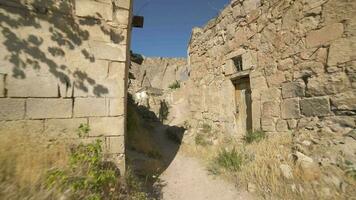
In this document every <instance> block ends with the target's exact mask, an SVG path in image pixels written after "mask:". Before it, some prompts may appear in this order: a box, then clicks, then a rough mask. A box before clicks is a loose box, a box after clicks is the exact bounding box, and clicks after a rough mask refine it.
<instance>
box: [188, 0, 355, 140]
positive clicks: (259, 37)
mask: <svg viewBox="0 0 356 200" xmlns="http://www.w3.org/2000/svg"><path fill="white" fill-rule="evenodd" d="M355 34H356V2H355V1H352V0H295V1H293V0H268V1H267V0H233V1H232V2H231V3H230V4H229V5H228V6H227V7H226V8H225V9H224V10H223V11H222V12H221V14H220V15H219V16H218V17H217V18H216V19H213V20H211V21H209V23H208V24H207V25H206V26H205V27H203V28H195V29H194V30H193V33H192V37H191V42H190V46H189V50H188V54H189V58H188V60H189V63H190V66H191V68H192V71H191V84H190V87H189V93H190V107H191V109H192V110H191V115H192V117H193V119H194V123H193V125H194V126H195V127H199V126H201V124H202V123H209V124H211V125H212V126H213V128H214V129H217V130H219V131H220V132H225V133H229V134H232V135H236V130H237V129H236V128H237V127H236V123H235V121H236V120H235V109H236V108H235V99H234V98H235V97H234V86H233V84H232V82H231V80H230V78H231V77H232V76H233V74H236V68H235V67H234V66H233V65H232V64H231V58H233V57H235V56H238V55H241V56H242V60H243V71H244V72H246V73H247V74H249V77H250V81H251V90H252V116H253V129H255V130H256V129H262V130H264V131H266V132H270V133H276V132H285V131H289V130H294V129H297V128H301V127H307V128H309V129H313V128H314V127H319V128H322V129H324V130H327V131H332V132H338V133H340V134H342V133H346V132H348V131H350V130H351V129H354V128H355V120H356V117H355V116H356V103H355V102H356V60H355V59H356V53H355V52H356V35H355ZM241 134H242V133H238V136H242V135H241Z"/></svg>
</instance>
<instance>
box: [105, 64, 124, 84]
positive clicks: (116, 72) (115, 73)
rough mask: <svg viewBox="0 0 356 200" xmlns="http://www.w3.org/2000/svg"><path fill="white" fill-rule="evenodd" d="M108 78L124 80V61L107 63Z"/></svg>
mask: <svg viewBox="0 0 356 200" xmlns="http://www.w3.org/2000/svg"><path fill="white" fill-rule="evenodd" d="M108 78H109V79H114V78H115V79H118V80H125V78H126V64H125V63H124V62H111V63H110V65H109V74H108Z"/></svg>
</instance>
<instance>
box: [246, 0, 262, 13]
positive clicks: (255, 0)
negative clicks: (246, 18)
mask: <svg viewBox="0 0 356 200" xmlns="http://www.w3.org/2000/svg"><path fill="white" fill-rule="evenodd" d="M260 5H261V1H260V0H246V1H244V2H243V8H244V10H245V13H249V12H250V11H252V10H255V9H257V8H258V7H259V6H260Z"/></svg>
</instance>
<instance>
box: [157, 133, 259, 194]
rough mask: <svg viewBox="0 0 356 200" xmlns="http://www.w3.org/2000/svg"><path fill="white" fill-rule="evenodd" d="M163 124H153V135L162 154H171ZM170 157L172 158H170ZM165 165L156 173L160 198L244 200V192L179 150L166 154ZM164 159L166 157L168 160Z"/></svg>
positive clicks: (169, 142) (171, 143)
mask: <svg viewBox="0 0 356 200" xmlns="http://www.w3.org/2000/svg"><path fill="white" fill-rule="evenodd" d="M164 132H165V128H164V127H157V129H156V134H157V135H156V137H157V138H156V139H157V141H159V142H158V144H159V146H160V148H161V150H162V151H163V154H164V155H163V156H164V157H165V155H169V156H172V152H170V146H171V145H174V142H172V141H170V140H168V139H167V138H166V137H165V135H164ZM172 159H173V160H172ZM168 160H169V162H170V163H169V165H168V167H167V169H166V170H165V171H164V172H163V173H162V174H161V175H160V180H161V181H162V184H163V185H164V186H163V188H162V190H161V195H162V199H163V200H238V199H243V200H248V199H252V198H251V197H250V196H249V194H248V193H247V192H239V190H238V189H237V188H235V187H234V185H232V184H230V183H228V182H226V181H224V180H221V179H219V178H218V177H214V176H211V175H209V174H208V172H207V170H206V168H205V167H204V166H203V165H202V164H201V163H200V162H199V161H198V160H197V159H195V158H192V157H188V156H186V155H184V154H183V153H181V152H180V151H178V152H177V154H175V156H174V158H170V159H168ZM168 160H167V161H168Z"/></svg>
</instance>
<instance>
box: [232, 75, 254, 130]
mask: <svg viewBox="0 0 356 200" xmlns="http://www.w3.org/2000/svg"><path fill="white" fill-rule="evenodd" d="M234 85H235V102H236V115H235V116H236V123H237V133H238V135H240V136H244V135H246V133H247V132H248V131H251V130H252V99H251V87H250V78H249V77H242V78H239V79H237V80H235V81H234Z"/></svg>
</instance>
